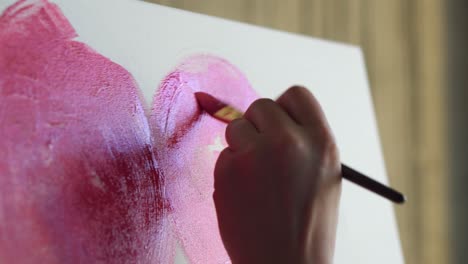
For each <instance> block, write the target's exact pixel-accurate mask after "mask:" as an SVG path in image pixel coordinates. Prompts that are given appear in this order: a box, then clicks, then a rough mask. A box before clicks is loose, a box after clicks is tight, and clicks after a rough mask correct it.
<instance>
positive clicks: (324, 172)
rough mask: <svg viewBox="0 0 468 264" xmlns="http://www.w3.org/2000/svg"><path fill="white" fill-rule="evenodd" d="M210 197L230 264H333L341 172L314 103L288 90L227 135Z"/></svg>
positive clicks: (255, 108) (255, 107) (304, 93)
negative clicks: (225, 146) (226, 145)
mask: <svg viewBox="0 0 468 264" xmlns="http://www.w3.org/2000/svg"><path fill="white" fill-rule="evenodd" d="M226 140H227V142H228V144H229V147H227V148H226V149H224V150H223V151H222V152H221V154H220V156H219V158H218V161H217V163H216V167H215V173H214V174H215V184H214V185H215V186H214V188H215V191H214V194H213V198H214V202H215V206H216V211H217V215H218V222H219V229H220V232H221V237H222V239H223V243H224V245H225V247H226V250H227V252H228V254H229V256H230V257H231V259H232V262H233V263H242V264H248V263H255V264H261V263H269V264H271V263H314V264H321V263H332V261H333V253H334V246H335V236H336V226H337V218H338V205H339V199H340V193H341V170H340V168H341V166H340V162H339V157H338V156H339V155H338V151H337V148H336V144H335V141H334V138H333V136H332V132H331V131H330V128H329V126H328V124H327V121H326V119H325V116H324V114H323V112H322V110H321V108H320V105H319V103H318V102H317V100H316V99H315V98H314V96H313V95H312V94H311V93H310V92H309V91H308V90H307V89H305V88H302V87H292V88H290V89H289V90H288V91H286V92H285V93H284V94H283V95H282V96H281V97H280V98H279V99H278V100H277V101H276V102H274V101H272V100H269V99H259V100H257V101H255V102H254V103H253V104H252V105H251V106H250V107H249V109H248V110H247V112H246V113H245V115H244V118H240V119H236V120H234V121H232V122H231V123H230V124H229V125H228V127H227V129H226Z"/></svg>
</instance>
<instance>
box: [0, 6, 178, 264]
mask: <svg viewBox="0 0 468 264" xmlns="http://www.w3.org/2000/svg"><path fill="white" fill-rule="evenodd" d="M75 36H76V33H75V31H74V29H73V28H72V27H71V25H70V24H69V23H68V22H67V20H66V18H65V17H64V16H63V15H62V14H61V12H60V10H59V9H58V7H57V6H55V5H54V4H51V3H49V2H47V1H19V2H17V3H16V4H14V5H13V6H11V7H10V8H8V9H7V10H5V12H4V13H3V14H2V15H1V17H0V263H52V264H53V263H170V262H171V261H172V252H173V248H172V247H171V246H172V243H171V241H172V240H171V237H170V232H168V229H167V227H166V225H165V208H166V207H167V202H165V197H164V196H163V179H162V176H161V174H160V172H159V168H158V164H157V162H156V159H155V155H154V154H153V146H152V142H151V134H150V130H149V125H148V122H147V119H146V117H145V115H144V111H143V109H142V105H141V103H140V98H139V95H138V90H137V86H136V84H135V81H134V80H133V78H132V77H131V75H130V74H129V73H128V72H127V71H126V70H125V69H123V68H122V67H120V66H119V65H117V64H115V63H113V62H112V61H110V60H109V59H107V58H105V57H103V56H101V55H99V54H97V53H96V52H94V51H93V50H91V49H90V48H89V47H88V46H86V45H85V44H83V43H80V42H77V41H73V40H72V38H73V37H75Z"/></svg>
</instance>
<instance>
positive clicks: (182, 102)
mask: <svg viewBox="0 0 468 264" xmlns="http://www.w3.org/2000/svg"><path fill="white" fill-rule="evenodd" d="M197 91H203V92H207V93H210V94H212V95H214V96H216V97H217V98H219V99H221V100H223V101H225V102H227V103H229V104H231V105H233V106H236V107H237V108H238V109H240V110H246V108H247V107H248V105H249V104H250V103H251V102H252V101H253V100H255V99H256V98H257V95H256V94H255V93H254V91H253V89H252V88H251V86H250V84H249V82H248V80H247V79H246V78H245V77H244V75H243V74H242V73H241V72H240V71H239V70H238V69H236V68H235V67H234V66H232V65H231V64H229V63H228V62H227V61H225V60H222V59H220V58H216V57H213V56H207V55H199V56H195V57H191V58H188V59H187V60H186V61H184V62H183V63H182V64H181V65H180V66H178V67H177V68H176V69H175V70H174V71H173V72H172V73H170V74H169V75H168V76H167V77H166V78H165V80H164V81H163V82H162V83H161V85H160V87H159V90H158V92H157V94H156V95H155V97H154V103H153V112H152V116H151V120H150V123H151V126H152V129H153V131H154V132H153V134H154V137H155V143H156V144H155V147H156V150H157V153H158V161H159V164H160V165H161V168H162V171H163V173H164V175H165V179H166V193H167V195H168V198H169V200H170V201H171V209H172V210H171V213H170V218H171V221H172V224H173V227H174V230H175V232H176V235H177V236H178V238H179V241H180V242H181V245H182V247H183V248H184V250H185V254H186V255H187V257H188V258H189V260H190V262H191V263H228V262H229V258H228V256H227V254H226V251H225V249H224V246H223V244H222V241H221V238H220V235H219V231H218V223H217V219H216V212H215V208H214V203H213V199H212V194H213V170H214V164H215V162H216V159H217V158H218V155H219V152H220V151H221V149H222V148H224V147H225V146H226V143H225V141H224V131H225V126H226V125H225V124H224V123H222V122H220V121H218V120H215V119H214V118H212V117H210V116H209V115H208V114H206V113H202V112H201V111H200V109H199V107H198V104H197V102H196V100H195V97H194V92H197Z"/></svg>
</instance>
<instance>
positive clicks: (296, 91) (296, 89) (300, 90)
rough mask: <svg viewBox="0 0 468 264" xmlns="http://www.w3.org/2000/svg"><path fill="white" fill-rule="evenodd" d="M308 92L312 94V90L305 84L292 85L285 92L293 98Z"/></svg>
mask: <svg viewBox="0 0 468 264" xmlns="http://www.w3.org/2000/svg"><path fill="white" fill-rule="evenodd" d="M308 94H310V91H309V90H308V89H307V88H305V87H304V86H300V85H294V86H292V87H291V88H289V89H288V90H287V91H286V93H285V95H286V96H288V97H292V98H296V97H303V96H305V95H308Z"/></svg>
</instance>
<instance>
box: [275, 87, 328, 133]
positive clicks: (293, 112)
mask: <svg viewBox="0 0 468 264" xmlns="http://www.w3.org/2000/svg"><path fill="white" fill-rule="evenodd" d="M276 102H277V103H278V104H279V105H281V107H283V109H284V110H285V111H286V112H287V113H288V115H289V116H290V117H291V118H292V119H293V120H294V121H296V123H298V124H299V125H302V126H314V125H317V124H324V125H326V126H327V127H328V123H327V121H326V118H325V114H324V113H323V111H322V107H321V106H320V104H319V102H318V101H317V99H316V98H315V97H314V96H313V95H312V93H311V92H310V91H309V90H307V89H306V88H304V87H301V86H293V87H291V88H289V89H288V90H287V91H286V92H285V93H283V94H282V95H281V96H280V97H279V98H278V99H277V100H276Z"/></svg>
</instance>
